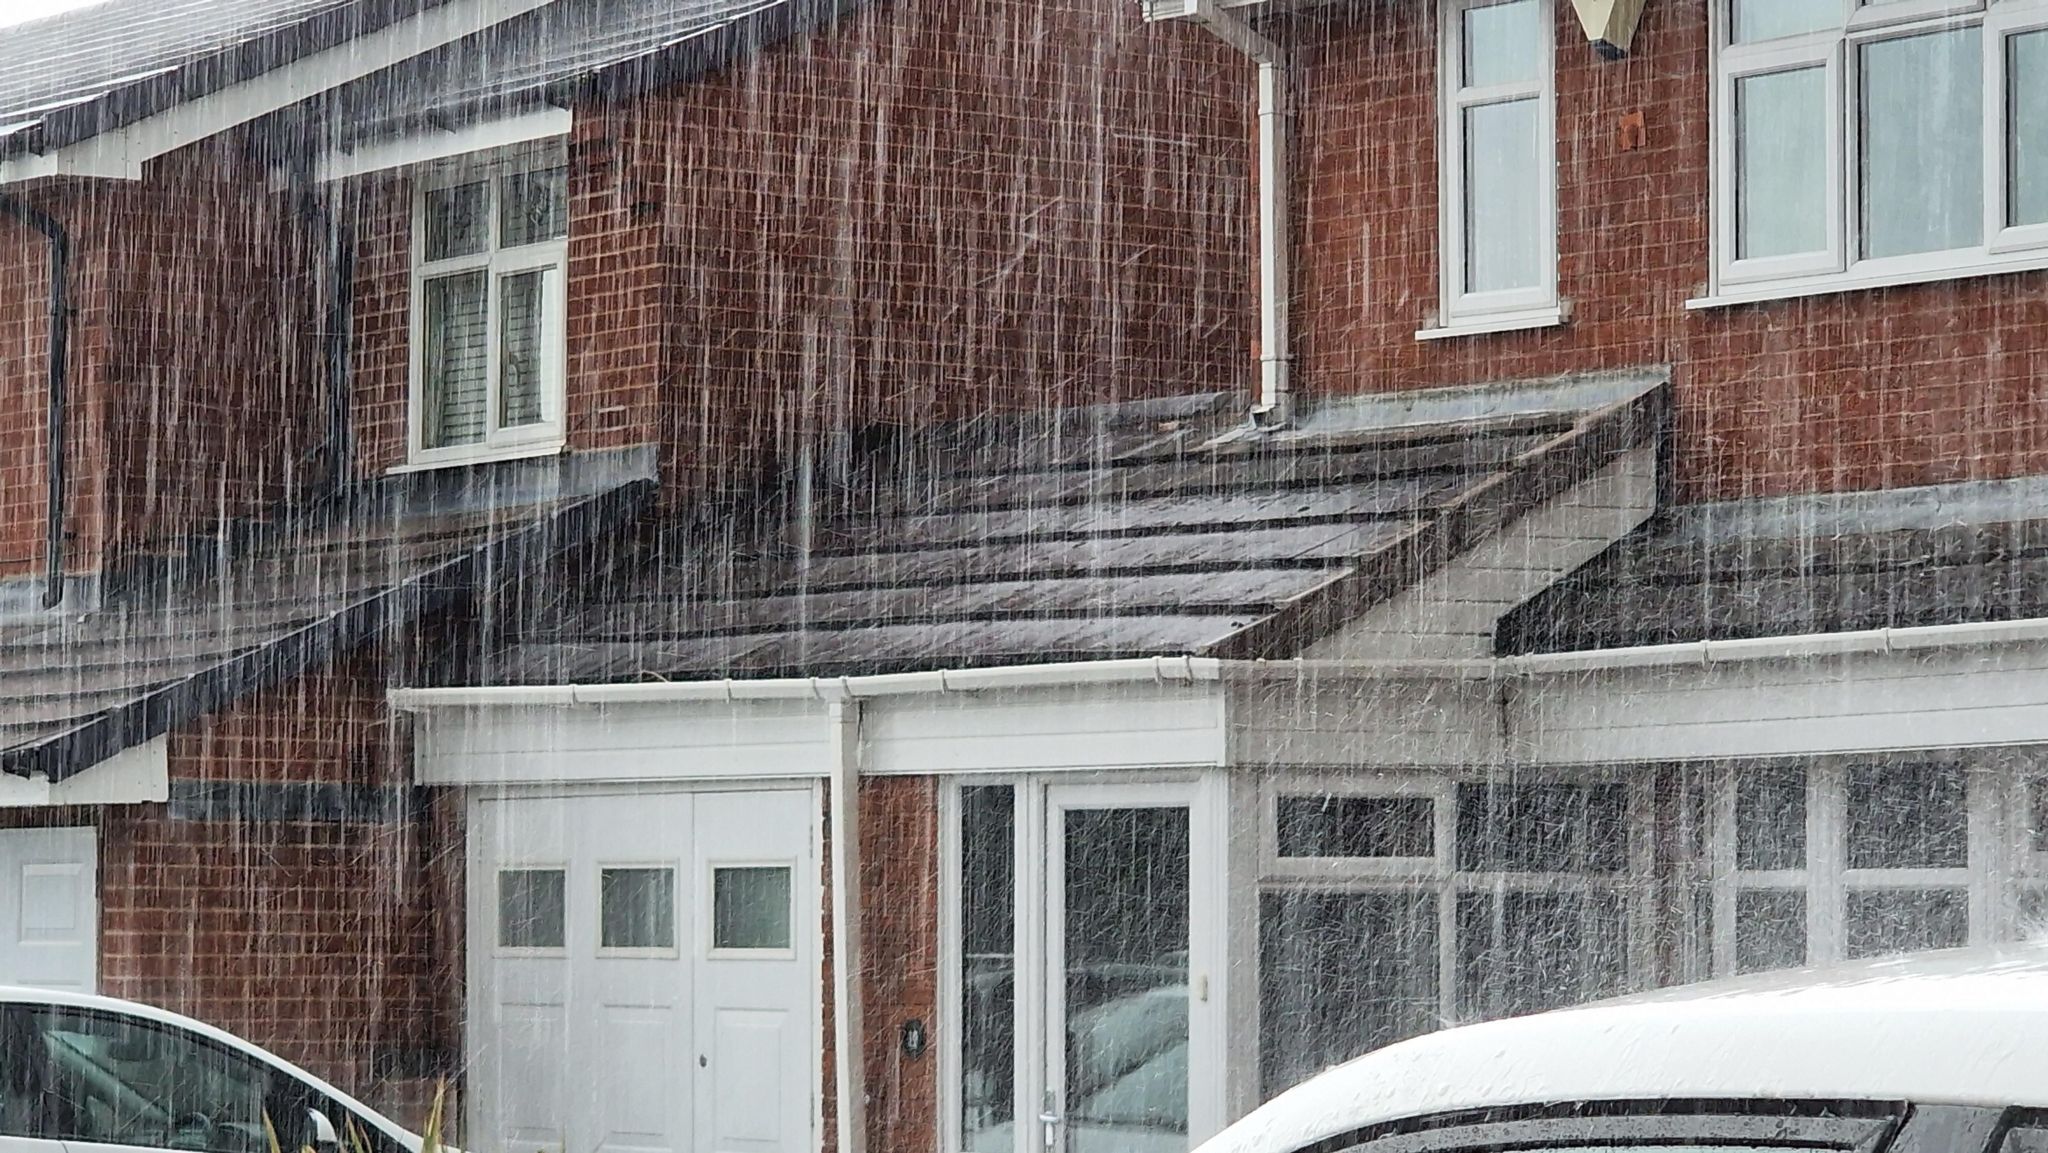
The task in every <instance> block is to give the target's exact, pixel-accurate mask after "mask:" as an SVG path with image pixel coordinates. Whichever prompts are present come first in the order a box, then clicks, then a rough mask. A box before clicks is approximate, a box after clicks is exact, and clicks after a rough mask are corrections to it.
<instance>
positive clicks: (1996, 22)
mask: <svg viewBox="0 0 2048 1153" xmlns="http://www.w3.org/2000/svg"><path fill="white" fill-rule="evenodd" d="M1840 2H1841V4H1842V5H1843V16H1842V24H1841V25H1840V26H1839V27H1837V28H1832V29H1828V30H1824V31H1821V32H1813V33H1807V34H1804V35H1799V36H1788V37H1781V38H1778V39H1774V40H1765V41H1759V42H1757V43H1754V44H1736V43H1733V23H1734V22H1733V14H1732V0H1713V3H1711V4H1710V5H1709V9H1710V23H1711V26H1712V38H1713V40H1712V42H1713V56H1714V65H1713V72H1714V87H1713V96H1712V102H1711V106H1710V110H1709V116H1710V119H1711V122H1712V125H1713V131H1712V140H1713V153H1714V157H1713V165H1712V185H1713V186H1712V190H1711V196H1712V200H1713V213H1712V217H1711V219H1712V227H1711V229H1710V231H1711V244H1710V247H1711V250H1712V258H1711V260H1712V267H1711V268H1710V270H1709V273H1710V275H1709V281H1708V288H1707V293H1706V295H1705V296H1702V297H1700V298H1697V299H1695V300H1691V301H1688V302H1687V303H1688V306H1689V307H1693V308H1706V307H1716V306H1720V305H1727V304H1741V303H1747V302H1750V301H1756V300H1776V299H1783V298H1787V297H1798V296H1812V295H1818V294H1823V293H1833V292H1845V291H1854V290H1857V289H1866V288H1883V287H1889V286H1894V285H1904V284H1919V283H1926V282H1930V281H1939V280H1950V279H1956V278H1961V277H1972V276H1986V275H1995V274H1998V273H2004V272H2020V271H2027V270H2031V269H2039V268H2048V224H2040V225H2027V226H2021V227H2007V226H2005V224H2004V221H2005V219H2006V207H2007V203H2006V201H2007V196H2006V192H2007V190H2006V179H2007V173H2006V159H2007V151H2008V150H2007V129H2008V125H2009V116H2008V113H2007V110H2006V108H2005V90H2006V70H2005V61H2006V55H2007V48H2006V44H2007V40H2008V38H2010V37H2011V36H2014V35H2017V34H2021V33H2025V32H2031V31H2039V30H2041V29H2043V28H2048V0H1899V2H1896V3H1887V4H1883V5H1869V4H1866V3H1865V2H1864V0H1840ZM1963 27H1980V28H1981V29H1982V35H1983V43H1984V69H1983V82H1984V109H1985V116H1984V125H1983V133H1984V138H1983V141H1982V148H1983V162H1984V175H1983V184H1984V207H1983V211H1984V234H1983V236H1982V238H1981V240H1980V242H1979V243H1977V244H1975V245H1970V246H1966V247H1962V248H1955V249H1949V250H1947V251H1942V252H1924V253H1913V254H1909V255H1905V256H1891V257H1878V258H1862V257H1859V256H1858V255H1857V253H1858V251H1859V249H1860V247H1861V242H1862V232H1861V222H1860V220H1859V219H1858V217H1859V212H1860V208H1861V196H1860V191H1859V190H1860V189H1861V186H1862V183H1861V182H1862V173H1861V170H1860V164H1861V156H1860V151H1859V146H1858V141H1859V139H1860V131H1859V113H1860V109H1859V101H1858V98H1857V92H1858V91H1859V87H1860V85H1859V79H1858V60H1859V56H1860V53H1859V49H1860V48H1861V47H1862V46H1864V45H1867V44H1870V43H1873V42H1877V41H1882V40H1889V39H1896V38H1901V37H1906V36H1913V35H1920V34H1924V33H1929V32H1938V31H1942V30H1944V29H1953V28H1963ZM1815 66H1818V67H1823V68H1825V69H1826V72H1827V78H1826V83H1827V109H1826V116H1827V139H1828V143H1827V149H1828V156H1827V164H1826V168H1827V173H1828V176H1827V181H1828V184H1827V189H1826V203H1827V243H1826V247H1825V248H1824V249H1823V250H1818V251H1815V252H1811V253H1798V254H1792V255H1786V256H1775V257H1762V258H1751V259H1747V260H1744V259H1738V258H1737V247H1736V245H1737V220H1736V209H1737V188H1738V184H1737V181H1738V173H1737V172H1736V138H1735V134H1736V127H1737V125H1736V119H1735V88H1736V84H1737V82H1738V81H1739V80H1740V79H1742V78H1744V77H1749V76H1756V75H1761V74H1767V73H1771V72H1781V71H1788V70H1792V69H1795V68H1799V67H1815Z"/></svg>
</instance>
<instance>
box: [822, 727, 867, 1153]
mask: <svg viewBox="0 0 2048 1153" xmlns="http://www.w3.org/2000/svg"><path fill="white" fill-rule="evenodd" d="M831 726H832V766H831V767H832V779H831V800H830V807H831V812H832V846H831V849H832V1058H833V1062H832V1063H833V1078H832V1081H833V1084H832V1089H833V1099H834V1101H835V1102H836V1103H837V1106H838V1108H837V1110H836V1114H837V1123H838V1126H839V1151H840V1153H866V1151H867V1144H868V1123H867V1122H868V1113H867V1077H866V1075H865V1073H866V1061H865V1060H864V1059H863V1055H862V1045H861V1041H862V1039H863V1037H864V1036H865V1031H864V1029H863V1027H862V1017H861V988H860V973H861V940H860V702H859V701H858V700H840V701H834V702H832V705H831Z"/></svg>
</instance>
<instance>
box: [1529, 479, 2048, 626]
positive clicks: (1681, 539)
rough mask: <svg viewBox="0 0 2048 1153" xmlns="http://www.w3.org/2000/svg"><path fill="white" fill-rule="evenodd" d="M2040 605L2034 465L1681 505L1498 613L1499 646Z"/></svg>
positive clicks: (2047, 492)
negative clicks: (1909, 482) (2009, 471)
mask: <svg viewBox="0 0 2048 1153" xmlns="http://www.w3.org/2000/svg"><path fill="white" fill-rule="evenodd" d="M2044 616H2048V477H2026V478H2020V479H2017V480H2007V481H1989V482H1967V483H1962V484H1952V485H1934V486H1926V487H1919V488H1908V489H1894V490H1890V491H1884V492H1865V493H1846V494H1833V495H1815V496H1798V497H1786V498H1777V499H1771V500H1758V501H1743V502H1725V503H1715V504H1705V505H1693V506H1683V507H1680V508H1677V509H1673V510H1669V511H1667V512H1666V513H1665V514H1664V515H1662V516H1660V517H1658V518H1657V519H1655V520H1652V521H1651V522H1650V523H1649V524H1648V525H1646V526H1644V527H1643V528H1642V529H1640V530H1638V531H1637V532H1635V533H1633V534H1631V535H1630V536H1628V537H1626V538H1624V539H1623V540H1622V541H1620V542H1618V543H1617V544H1615V545H1614V546H1613V547H1611V548H1609V549H1608V550H1607V551H1606V552H1604V553H1602V554H1601V555H1600V556H1598V557H1596V558H1594V559H1593V560H1592V561H1591V562H1589V563H1588V564H1587V565H1585V566H1584V567H1583V568H1581V569H1580V570H1579V571H1577V572H1575V573H1573V574H1572V575H1571V576H1569V577H1567V578H1565V579H1564V580H1562V581H1559V582H1558V583H1557V584H1555V585H1553V586H1551V587H1550V588H1549V589H1547V590H1545V591H1544V592H1542V593H1540V594H1538V595H1537V596H1536V597H1535V598H1533V599H1532V600H1530V601H1528V602H1527V603H1525V604H1523V605H1522V606H1521V607H1519V608H1517V609H1516V610H1515V611H1514V612H1512V613H1510V614H1509V615H1508V616H1507V617H1506V618H1505V619H1504V620H1503V621H1502V622H1501V627H1500V632H1499V636H1498V638H1497V639H1498V642H1499V648H1500V649H1501V651H1503V652H1509V653H1523V652H1557V651H1566V650H1579V649H1593V648H1612V647H1621V646H1629V645H1643V644H1674V643H1680V642H1686V641H1698V640H1733V639H1738V638H1744V637H1766V636H1792V635H1798V634H1803V633H1824V632H1846V631H1853V630H1857V629H1873V628H1907V627H1913V626H1919V625H1945V624H1958V623H1963V622H1968V621H2004V620H2018V619H2022V618H2026V617H2044Z"/></svg>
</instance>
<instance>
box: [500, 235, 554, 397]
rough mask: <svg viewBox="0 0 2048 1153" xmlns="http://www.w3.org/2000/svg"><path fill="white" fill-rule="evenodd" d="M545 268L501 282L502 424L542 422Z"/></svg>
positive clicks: (510, 277) (516, 275) (546, 275)
mask: <svg viewBox="0 0 2048 1153" xmlns="http://www.w3.org/2000/svg"><path fill="white" fill-rule="evenodd" d="M547 278H548V273H547V271H546V270H545V269H541V270H537V271H534V272H521V273H517V274H515V275H512V276H507V277H505V278H504V279H502V280H500V281H499V282H498V343H499V348H498V408H499V412H498V424H499V427H501V428H517V427H519V426H520V425H522V424H537V423H539V422H540V418H541V411H540V404H541V399H540V394H541V376H542V374H543V372H544V368H545V366H544V363H543V356H544V348H545V345H546V341H544V340H543V339H542V331H541V327H542V321H541V309H542V303H543V302H544V301H545V300H546V299H547V291H546V290H547Z"/></svg>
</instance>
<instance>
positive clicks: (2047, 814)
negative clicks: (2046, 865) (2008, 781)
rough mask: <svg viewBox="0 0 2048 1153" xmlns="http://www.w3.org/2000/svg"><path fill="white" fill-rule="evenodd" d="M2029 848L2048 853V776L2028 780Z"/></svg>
mask: <svg viewBox="0 0 2048 1153" xmlns="http://www.w3.org/2000/svg"><path fill="white" fill-rule="evenodd" d="M2027 819H2028V828H2027V848H2028V850H2029V851H2031V852H2036V853H2048V777H2036V778H2034V779H2033V780H2031V781H2028V782H2027Z"/></svg>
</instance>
